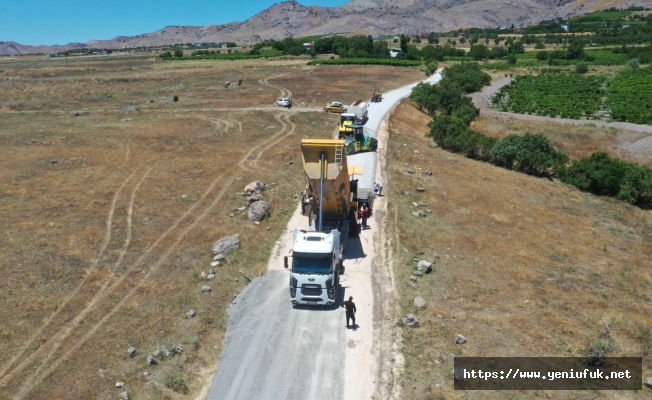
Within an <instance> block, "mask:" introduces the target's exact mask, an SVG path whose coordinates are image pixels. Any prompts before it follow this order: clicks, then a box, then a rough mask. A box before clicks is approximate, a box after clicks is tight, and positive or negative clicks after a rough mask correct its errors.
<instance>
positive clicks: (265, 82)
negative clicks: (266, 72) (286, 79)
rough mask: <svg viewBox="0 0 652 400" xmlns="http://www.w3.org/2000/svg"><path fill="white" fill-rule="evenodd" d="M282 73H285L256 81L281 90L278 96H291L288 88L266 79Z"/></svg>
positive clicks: (277, 76)
mask: <svg viewBox="0 0 652 400" xmlns="http://www.w3.org/2000/svg"><path fill="white" fill-rule="evenodd" d="M283 75H285V74H281V75H276V76H273V77H270V78H263V79H259V80H258V83H260V84H261V85H263V86H267V87H271V88H273V89H276V90H278V91H279V92H281V95H280V96H279V97H292V92H291V91H290V90H289V89H286V88H284V87H281V86H277V85H273V84H271V83H269V81H268V79H274V78H279V77H281V76H283Z"/></svg>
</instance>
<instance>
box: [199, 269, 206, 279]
mask: <svg viewBox="0 0 652 400" xmlns="http://www.w3.org/2000/svg"><path fill="white" fill-rule="evenodd" d="M207 276H208V274H207V273H206V271H202V272H201V274H199V279H201V280H204V279H206V277H207Z"/></svg>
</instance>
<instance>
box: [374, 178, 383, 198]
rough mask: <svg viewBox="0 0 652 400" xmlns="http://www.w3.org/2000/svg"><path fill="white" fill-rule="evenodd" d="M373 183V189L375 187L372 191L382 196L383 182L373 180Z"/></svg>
mask: <svg viewBox="0 0 652 400" xmlns="http://www.w3.org/2000/svg"><path fill="white" fill-rule="evenodd" d="M374 185H375V189H376V190H374V192H375V193H376V194H377V195H378V196H382V195H383V183H382V182H381V181H374Z"/></svg>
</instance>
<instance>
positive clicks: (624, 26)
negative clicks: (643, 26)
mask: <svg viewBox="0 0 652 400" xmlns="http://www.w3.org/2000/svg"><path fill="white" fill-rule="evenodd" d="M631 27H632V26H631V25H623V29H627V28H631Z"/></svg>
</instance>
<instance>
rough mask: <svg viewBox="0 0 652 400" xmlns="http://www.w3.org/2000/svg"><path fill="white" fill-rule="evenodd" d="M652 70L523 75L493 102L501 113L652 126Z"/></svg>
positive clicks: (502, 90)
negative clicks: (600, 74)
mask: <svg viewBox="0 0 652 400" xmlns="http://www.w3.org/2000/svg"><path fill="white" fill-rule="evenodd" d="M651 83H652V67H647V68H642V69H629V70H625V71H623V72H621V73H620V74H618V75H616V77H615V78H614V79H613V80H611V81H607V80H606V79H605V78H603V77H598V76H584V75H578V74H570V75H548V74H543V75H538V76H533V75H522V76H517V77H516V78H514V80H513V81H512V82H511V83H509V84H508V85H506V86H503V87H502V88H501V89H500V91H498V93H496V95H494V97H493V98H492V99H491V104H492V105H493V106H494V107H496V108H498V109H499V110H500V111H505V112H515V113H519V114H532V115H541V116H549V117H561V118H570V119H582V118H586V119H608V120H615V121H623V122H631V123H635V124H651V125H652V90H650V88H651V86H650V85H651Z"/></svg>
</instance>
